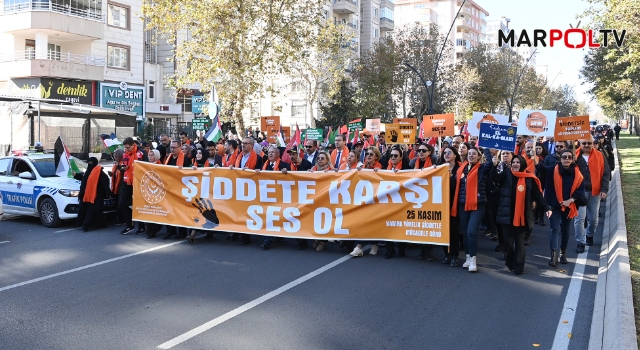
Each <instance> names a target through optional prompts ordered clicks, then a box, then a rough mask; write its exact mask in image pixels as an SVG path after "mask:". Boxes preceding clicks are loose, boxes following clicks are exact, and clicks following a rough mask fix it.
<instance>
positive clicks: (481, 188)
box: [456, 159, 493, 205]
mask: <svg viewBox="0 0 640 350" xmlns="http://www.w3.org/2000/svg"><path fill="white" fill-rule="evenodd" d="M492 169H493V161H492V159H489V160H487V161H486V162H485V163H484V164H480V168H479V169H478V204H482V203H486V202H487V194H486V191H485V190H486V187H487V182H488V181H489V180H490V178H491V170H492ZM462 173H463V174H464V178H462V179H461V181H460V190H459V191H458V205H460V204H462V203H466V202H467V179H468V176H469V167H468V166H465V167H464V170H463V171H462ZM456 180H457V179H456Z"/></svg>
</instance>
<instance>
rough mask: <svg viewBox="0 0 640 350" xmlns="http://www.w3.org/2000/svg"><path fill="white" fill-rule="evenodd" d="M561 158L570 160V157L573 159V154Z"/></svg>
mask: <svg viewBox="0 0 640 350" xmlns="http://www.w3.org/2000/svg"><path fill="white" fill-rule="evenodd" d="M562 159H565V160H572V159H573V156H562Z"/></svg>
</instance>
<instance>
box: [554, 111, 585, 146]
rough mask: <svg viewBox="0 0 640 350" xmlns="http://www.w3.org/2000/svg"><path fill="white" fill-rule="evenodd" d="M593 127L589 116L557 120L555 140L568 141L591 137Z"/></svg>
mask: <svg viewBox="0 0 640 350" xmlns="http://www.w3.org/2000/svg"><path fill="white" fill-rule="evenodd" d="M590 133H591V125H589V116H588V115H583V116H577V117H565V118H557V119H556V129H555V135H554V140H556V141H567V140H578V139H583V138H585V137H589V134H590Z"/></svg>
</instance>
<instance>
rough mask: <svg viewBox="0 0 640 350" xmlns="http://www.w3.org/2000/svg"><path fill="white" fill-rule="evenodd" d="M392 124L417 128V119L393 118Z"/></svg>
mask: <svg viewBox="0 0 640 350" xmlns="http://www.w3.org/2000/svg"><path fill="white" fill-rule="evenodd" d="M393 124H410V125H415V126H418V119H416V118H393Z"/></svg>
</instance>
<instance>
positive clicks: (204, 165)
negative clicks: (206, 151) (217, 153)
mask: <svg viewBox="0 0 640 350" xmlns="http://www.w3.org/2000/svg"><path fill="white" fill-rule="evenodd" d="M209 164H210V163H209V159H207V160H205V161H204V163H203V164H202V165H200V164H198V162H197V161H196V162H195V163H193V166H194V167H196V168H197V167H199V166H201V167H203V168H208V167H209V166H210V165H209Z"/></svg>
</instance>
